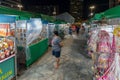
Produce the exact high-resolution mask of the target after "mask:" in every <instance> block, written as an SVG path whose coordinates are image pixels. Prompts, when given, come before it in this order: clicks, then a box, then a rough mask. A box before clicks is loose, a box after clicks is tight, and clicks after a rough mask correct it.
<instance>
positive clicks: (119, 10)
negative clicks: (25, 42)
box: [104, 5, 120, 19]
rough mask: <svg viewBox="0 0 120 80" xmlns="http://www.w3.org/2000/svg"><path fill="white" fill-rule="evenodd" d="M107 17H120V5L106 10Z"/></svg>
mask: <svg viewBox="0 0 120 80" xmlns="http://www.w3.org/2000/svg"><path fill="white" fill-rule="evenodd" d="M104 16H105V18H109V19H110V18H119V17H120V5H119V6H116V7H113V8H111V9H108V10H106V11H105V12H104Z"/></svg>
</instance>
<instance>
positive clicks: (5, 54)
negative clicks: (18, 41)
mask: <svg viewBox="0 0 120 80" xmlns="http://www.w3.org/2000/svg"><path fill="white" fill-rule="evenodd" d="M15 19H16V16H10V15H1V14H0V80H10V79H13V78H15V77H16V69H17V67H16V64H17V63H16V54H15V53H16V46H15V36H14V30H15V25H14V24H15Z"/></svg>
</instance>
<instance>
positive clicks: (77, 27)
mask: <svg viewBox="0 0 120 80" xmlns="http://www.w3.org/2000/svg"><path fill="white" fill-rule="evenodd" d="M79 30H80V27H79V26H76V34H77V35H79Z"/></svg>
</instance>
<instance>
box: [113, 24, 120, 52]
mask: <svg viewBox="0 0 120 80" xmlns="http://www.w3.org/2000/svg"><path fill="white" fill-rule="evenodd" d="M113 34H114V36H115V42H116V51H117V52H119V53H120V26H117V27H116V28H115V29H114V32H113Z"/></svg>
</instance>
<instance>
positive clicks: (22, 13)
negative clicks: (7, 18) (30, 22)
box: [0, 6, 40, 19]
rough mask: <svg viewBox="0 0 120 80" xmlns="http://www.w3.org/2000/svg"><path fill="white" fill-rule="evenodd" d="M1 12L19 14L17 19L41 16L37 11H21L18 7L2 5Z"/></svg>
mask: <svg viewBox="0 0 120 80" xmlns="http://www.w3.org/2000/svg"><path fill="white" fill-rule="evenodd" d="M0 14H9V15H17V16H19V17H18V18H17V19H30V18H32V17H40V15H39V14H37V13H31V12H27V11H19V10H16V9H12V8H8V7H4V6H0Z"/></svg>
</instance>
